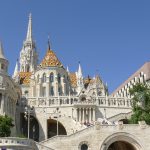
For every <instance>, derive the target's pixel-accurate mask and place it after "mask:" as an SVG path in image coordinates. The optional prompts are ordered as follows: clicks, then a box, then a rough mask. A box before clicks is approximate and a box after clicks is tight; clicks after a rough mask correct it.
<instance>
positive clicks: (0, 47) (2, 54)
mask: <svg viewBox="0 0 150 150" xmlns="http://www.w3.org/2000/svg"><path fill="white" fill-rule="evenodd" d="M0 58H3V59H6V58H5V56H4V53H3V45H2V42H0Z"/></svg>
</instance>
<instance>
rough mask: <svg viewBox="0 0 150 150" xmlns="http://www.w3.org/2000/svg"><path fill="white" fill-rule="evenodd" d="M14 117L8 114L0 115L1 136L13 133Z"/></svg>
mask: <svg viewBox="0 0 150 150" xmlns="http://www.w3.org/2000/svg"><path fill="white" fill-rule="evenodd" d="M12 121H13V120H12V118H10V117H8V116H0V137H8V136H10V134H11V127H13V124H12Z"/></svg>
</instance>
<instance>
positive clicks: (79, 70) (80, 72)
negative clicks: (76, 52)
mask: <svg viewBox="0 0 150 150" xmlns="http://www.w3.org/2000/svg"><path fill="white" fill-rule="evenodd" d="M78 76H79V77H80V78H82V69H81V65H80V62H79V68H78Z"/></svg>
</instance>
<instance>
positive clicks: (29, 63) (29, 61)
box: [19, 14, 38, 72]
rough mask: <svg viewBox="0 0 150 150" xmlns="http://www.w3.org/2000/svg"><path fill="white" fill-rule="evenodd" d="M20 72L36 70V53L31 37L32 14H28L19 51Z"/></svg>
mask: <svg viewBox="0 0 150 150" xmlns="http://www.w3.org/2000/svg"><path fill="white" fill-rule="evenodd" d="M19 63H20V72H33V71H35V70H36V67H37V63H38V55H37V52H36V46H35V42H34V40H33V37H32V16H31V14H30V15H29V23H28V30H27V36H26V40H25V41H24V42H23V47H22V49H21V52H20V60H19Z"/></svg>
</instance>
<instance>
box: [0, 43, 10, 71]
mask: <svg viewBox="0 0 150 150" xmlns="http://www.w3.org/2000/svg"><path fill="white" fill-rule="evenodd" d="M7 69H8V60H7V59H6V58H5V56H4V52H3V46H2V42H0V71H2V72H5V73H7Z"/></svg>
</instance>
